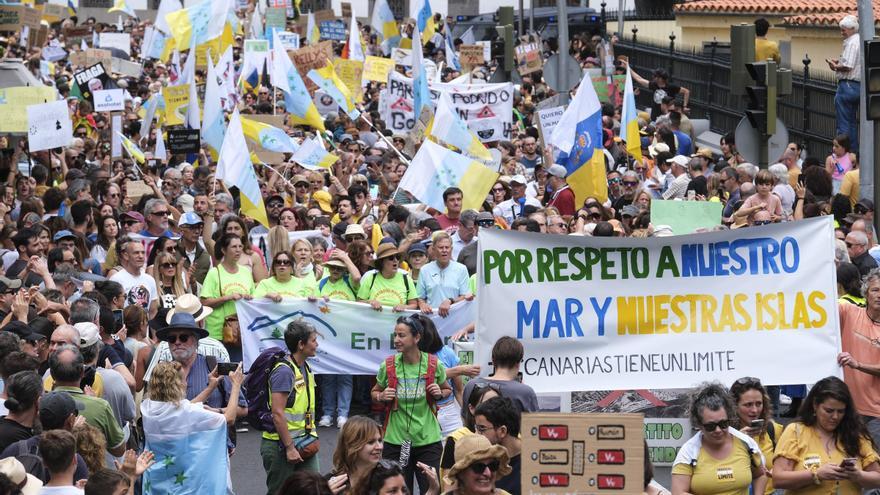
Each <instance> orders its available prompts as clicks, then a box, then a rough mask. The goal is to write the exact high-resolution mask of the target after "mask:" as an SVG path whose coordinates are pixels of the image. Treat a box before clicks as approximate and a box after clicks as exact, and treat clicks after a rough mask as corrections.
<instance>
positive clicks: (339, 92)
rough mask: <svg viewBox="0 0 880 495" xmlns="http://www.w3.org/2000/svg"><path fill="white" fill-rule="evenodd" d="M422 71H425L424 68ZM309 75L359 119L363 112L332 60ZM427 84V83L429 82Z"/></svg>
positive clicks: (340, 106) (353, 117)
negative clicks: (356, 104) (359, 109)
mask: <svg viewBox="0 0 880 495" xmlns="http://www.w3.org/2000/svg"><path fill="white" fill-rule="evenodd" d="M422 72H423V73H424V68H422ZM307 75H308V76H309V79H311V80H312V82H314V83H315V84H317V85H318V88H320V89H321V90H322V91H324V92H325V93H327V94H328V95H330V97H331V98H333V101H335V102H336V104H337V105H339V108H341V109H342V110H344V111H345V113H347V114H348V116H349V117H351V120H357V118H358V116H360V114H361V113H360V112H359V111H358V109H357V108H356V107H355V101H354V98H353V97H352V95H351V91H349V90H348V87H347V86H346V85H345V83H344V82H342V79H340V78H339V76H338V75H336V69H334V68H333V63H332V62H330V61H329V60H327V63H326V65H324V67H321V68H320V69H312V70H310V71H309V73H308V74H307ZM425 84H426V85H427V83H425ZM426 89H427V86H426ZM416 118H418V115H416Z"/></svg>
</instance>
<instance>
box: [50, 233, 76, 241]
mask: <svg viewBox="0 0 880 495" xmlns="http://www.w3.org/2000/svg"><path fill="white" fill-rule="evenodd" d="M61 239H76V235H74V234H73V232H71V231H69V230H59V231H58V232H55V236H54V237H52V240H53V241H55V242H58V241H60V240H61Z"/></svg>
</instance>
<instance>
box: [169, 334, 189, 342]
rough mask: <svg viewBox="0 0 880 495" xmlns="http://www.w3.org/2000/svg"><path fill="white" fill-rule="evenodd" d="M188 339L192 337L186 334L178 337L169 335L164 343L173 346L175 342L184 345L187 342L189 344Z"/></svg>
mask: <svg viewBox="0 0 880 495" xmlns="http://www.w3.org/2000/svg"><path fill="white" fill-rule="evenodd" d="M190 337H192V335H190V334H188V333H182V334H180V335H169V336H168V338H166V339H165V341H166V342H168V343H169V344H174V343H176V342H180V343H181V344H186V343H187V342H189V339H190Z"/></svg>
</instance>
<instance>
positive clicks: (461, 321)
mask: <svg viewBox="0 0 880 495" xmlns="http://www.w3.org/2000/svg"><path fill="white" fill-rule="evenodd" d="M235 307H236V310H237V311H238V320H239V325H240V326H241V341H242V347H243V353H244V369H249V368H250V365H251V363H253V362H254V359H256V358H257V356H259V355H260V352H262V351H263V350H265V349H267V348H269V347H281V348H282V349H284V348H285V345H284V330H285V329H286V328H287V325H288V324H289V323H290V322H292V321H294V320H297V319H303V320H304V321H307V322H308V323H311V324H312V325H314V326H315V328H316V329H317V330H318V332H319V333H320V335H319V337H318V355H317V356H316V357H315V358H314V359H310V360H309V365H310V366H311V367H312V370H313V371H314V372H315V373H328V374H342V375H375V374H376V372H378V371H379V364H380V363H381V362H382V360H384V359H385V358H386V357H387V356H389V355H391V354H394V353H395V352H397V351H396V350H395V349H394V341H393V339H392V334H393V333H394V325H395V324H396V322H397V318H399V317H400V316H405V315H406V314H409V313H413V311H407V312H403V313H395V312H393V311H392V310H391V308H390V307H383V308H382V311H375V310H373V308H371V307H370V306H369V305H367V304H364V303H354V302H348V301H335V300H330V301H329V302H328V301H324V300H323V299H319V300H318V301H316V302H311V301H308V300H305V299H294V298H285V299H284V300H283V301H282V302H280V303H275V302H272V301H270V300H268V299H254V300H251V301H245V300H240V301H236V303H235ZM475 318H476V305H475V304H474V303H473V302H467V301H462V302H460V303H456V304H454V305H453V306H452V308H451V309H450V310H449V315H448V316H447V317H446V318H441V317H440V316H439V315H437V314H436V311H435V313H434V315H432V319H433V321H434V323H435V325H436V326H437V332H438V333H439V334H440V336H441V337H444V339H445V338H448V337H449V336H451V335H452V334H454V333H455V332H457V331H458V330H461V329H462V328H464V327H465V326H467V325H468V324H469V323H472V322H473V321H474V319H475Z"/></svg>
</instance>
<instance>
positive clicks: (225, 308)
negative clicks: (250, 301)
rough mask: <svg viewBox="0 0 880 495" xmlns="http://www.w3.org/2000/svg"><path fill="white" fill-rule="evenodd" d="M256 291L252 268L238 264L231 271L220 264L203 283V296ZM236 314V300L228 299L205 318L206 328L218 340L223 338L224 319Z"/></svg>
mask: <svg viewBox="0 0 880 495" xmlns="http://www.w3.org/2000/svg"><path fill="white" fill-rule="evenodd" d="M253 292H254V277H253V275H251V270H250V268H248V267H246V266H242V265H238V271H237V272H235V273H229V272H227V271H226V269H225V268H223V265H218V266H216V267H215V268H212V269H211V270H209V271H208V275H207V276H206V277H205V284H204V285H202V293H201V297H203V298H206V299H214V298H218V297H221V296H228V295H230V294H252V293H253ZM234 314H235V301H228V302H225V303H223V305H222V306H220V307H217V308H214V311H212V312H211V314H209V315H208V317H207V318H205V329H206V330H207V331H208V334H209V335H210V336H211V337H212V338H215V339H217V340H222V339H223V321H224V320H226V317H227V316H231V315H234Z"/></svg>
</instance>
